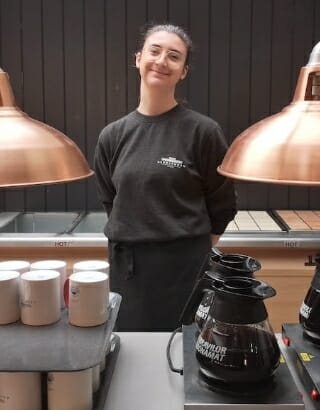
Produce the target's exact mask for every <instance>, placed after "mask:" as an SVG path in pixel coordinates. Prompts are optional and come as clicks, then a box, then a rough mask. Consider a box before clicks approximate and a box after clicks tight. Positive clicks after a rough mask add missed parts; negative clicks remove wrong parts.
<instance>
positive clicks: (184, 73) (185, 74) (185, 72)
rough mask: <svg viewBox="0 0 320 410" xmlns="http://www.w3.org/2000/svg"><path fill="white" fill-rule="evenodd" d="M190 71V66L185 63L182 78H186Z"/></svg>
mask: <svg viewBox="0 0 320 410" xmlns="http://www.w3.org/2000/svg"><path fill="white" fill-rule="evenodd" d="M188 71H189V66H187V65H185V66H184V67H183V71H182V74H181V77H180V80H184V79H185V78H186V76H187V74H188Z"/></svg>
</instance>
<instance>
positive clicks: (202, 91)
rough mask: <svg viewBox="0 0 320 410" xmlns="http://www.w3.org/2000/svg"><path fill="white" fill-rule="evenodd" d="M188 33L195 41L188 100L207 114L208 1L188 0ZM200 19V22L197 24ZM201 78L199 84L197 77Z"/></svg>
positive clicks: (196, 108) (192, 105)
mask: <svg viewBox="0 0 320 410" xmlns="http://www.w3.org/2000/svg"><path fill="white" fill-rule="evenodd" d="M190 15H192V16H197V18H196V19H195V18H194V19H191V20H190V35H191V37H192V39H193V42H194V43H195V53H194V67H195V68H194V70H192V71H191V72H190V73H189V100H190V101H189V102H190V105H191V108H193V109H195V110H197V111H199V112H201V113H202V114H208V110H209V107H208V101H209V94H208V92H209V90H208V89H209V70H208V66H209V46H210V44H209V18H208V16H209V2H208V0H203V1H201V2H199V1H197V0H190ZM199 21H201V24H199ZM200 78H201V86H199V79H200Z"/></svg>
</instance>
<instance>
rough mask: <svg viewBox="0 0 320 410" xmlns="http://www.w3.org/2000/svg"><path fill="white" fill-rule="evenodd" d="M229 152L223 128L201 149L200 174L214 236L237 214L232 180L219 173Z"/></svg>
mask: <svg viewBox="0 0 320 410" xmlns="http://www.w3.org/2000/svg"><path fill="white" fill-rule="evenodd" d="M226 150H227V144H226V142H225V138H224V135H223V132H222V130H221V128H220V127H219V126H218V125H217V126H216V127H215V130H214V131H213V132H212V133H211V134H210V135H207V137H206V138H205V140H204V142H203V144H202V146H201V149H200V151H199V155H200V159H199V162H200V172H201V176H202V178H203V186H204V194H205V201H206V206H207V209H208V214H209V217H210V221H211V231H212V233H213V234H217V235H220V234H222V233H223V232H224V231H225V229H226V227H227V225H228V223H229V222H230V221H231V220H232V219H233V218H234V216H235V214H236V213H237V204H236V192H235V187H234V183H233V181H232V180H231V179H229V178H225V177H224V176H222V175H220V174H219V173H218V172H217V167H218V166H219V165H220V164H221V162H222V160H223V157H224V155H225V153H226Z"/></svg>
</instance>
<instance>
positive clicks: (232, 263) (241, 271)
mask: <svg viewBox="0 0 320 410" xmlns="http://www.w3.org/2000/svg"><path fill="white" fill-rule="evenodd" d="M208 265H209V266H208V270H210V271H211V272H214V273H215V274H216V275H217V276H248V277H252V276H253V274H254V272H256V271H258V270H260V269H261V264H260V262H259V261H257V260H256V259H254V258H251V257H250V256H246V255H240V254H227V253H221V252H220V251H217V249H216V248H212V249H211V253H210V256H209V263H208Z"/></svg>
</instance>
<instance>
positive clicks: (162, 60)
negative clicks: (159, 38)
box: [156, 53, 167, 65]
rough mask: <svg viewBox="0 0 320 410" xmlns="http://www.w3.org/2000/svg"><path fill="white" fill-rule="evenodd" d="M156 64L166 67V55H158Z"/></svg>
mask: <svg viewBox="0 0 320 410" xmlns="http://www.w3.org/2000/svg"><path fill="white" fill-rule="evenodd" d="M156 62H157V63H158V64H161V65H166V64H167V55H166V53H160V54H159V55H158V58H157V60H156Z"/></svg>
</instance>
